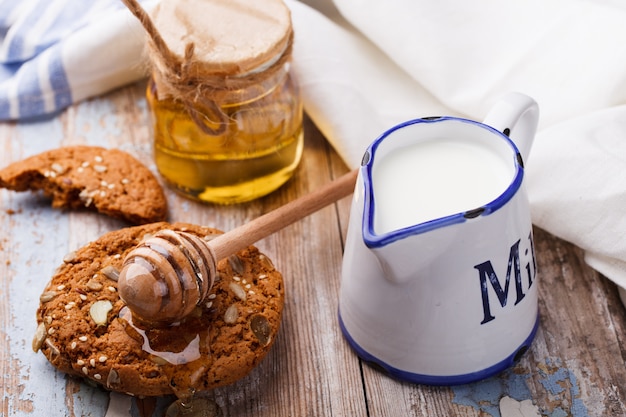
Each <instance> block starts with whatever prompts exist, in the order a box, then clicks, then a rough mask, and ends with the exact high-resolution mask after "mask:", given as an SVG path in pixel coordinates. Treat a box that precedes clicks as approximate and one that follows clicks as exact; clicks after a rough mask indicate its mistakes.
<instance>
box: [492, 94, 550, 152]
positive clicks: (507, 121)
mask: <svg viewBox="0 0 626 417" xmlns="http://www.w3.org/2000/svg"><path fill="white" fill-rule="evenodd" d="M483 123H484V124H486V125H488V126H491V127H493V128H494V129H496V130H498V131H500V132H502V133H503V134H505V135H506V136H508V137H509V138H510V139H511V140H512V141H513V143H515V146H517V149H518V150H519V151H520V155H521V156H522V161H524V162H526V161H527V160H528V154H529V153H530V148H531V147H532V143H533V140H534V138H535V133H536V131H537V124H538V123H539V106H538V105H537V102H536V101H535V100H534V99H532V98H531V97H529V96H527V95H525V94H522V93H517V92H511V93H507V94H506V95H504V96H503V97H502V98H501V99H500V100H499V101H498V102H496V104H495V105H494V106H493V107H492V108H491V110H490V111H489V113H488V114H487V117H486V118H485V120H484V122H483Z"/></svg>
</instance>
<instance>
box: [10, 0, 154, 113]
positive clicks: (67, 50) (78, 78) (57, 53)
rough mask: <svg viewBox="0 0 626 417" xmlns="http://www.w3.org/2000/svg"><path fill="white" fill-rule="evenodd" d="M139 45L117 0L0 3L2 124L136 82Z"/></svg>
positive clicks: (135, 27)
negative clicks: (4, 121) (3, 121)
mask: <svg viewBox="0 0 626 417" xmlns="http://www.w3.org/2000/svg"><path fill="white" fill-rule="evenodd" d="M154 3H156V1H155V0H146V1H144V2H143V3H142V4H144V6H145V7H146V8H149V7H151V6H152V4H154ZM143 43H144V37H143V28H142V27H141V25H140V24H139V23H138V22H137V20H136V19H135V18H134V17H133V16H132V15H131V14H130V12H128V10H126V8H125V6H124V4H123V3H122V2H121V1H119V0H90V1H75V0H19V1H17V0H0V120H12V119H28V118H33V117H37V116H41V115H46V114H51V113H54V112H56V111H58V110H61V109H64V108H65V107H67V106H69V105H70V104H72V103H74V102H78V101H81V100H83V99H85V98H88V97H92V96H94V95H97V94H101V93H103V92H106V91H109V90H112V89H114V88H116V87H120V86H122V85H124V84H127V83H129V82H131V81H134V80H137V79H138V78H139V77H142V76H144V73H145V72H144V67H143V65H144V60H143V54H142V48H143V46H142V45H143Z"/></svg>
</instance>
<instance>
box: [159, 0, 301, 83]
mask: <svg viewBox="0 0 626 417" xmlns="http://www.w3.org/2000/svg"><path fill="white" fill-rule="evenodd" d="M151 17H152V20H153V21H154V24H155V26H156V28H157V29H158V31H159V32H160V34H161V36H162V37H163V40H164V41H165V43H166V44H167V46H168V48H169V49H170V50H171V51H172V52H173V53H174V54H175V55H176V56H177V57H178V58H180V59H181V60H182V59H183V58H184V56H185V48H186V47H187V45H189V44H191V43H193V45H194V47H195V49H194V55H193V57H194V60H193V65H194V66H195V65H197V66H198V68H197V70H198V71H199V72H200V73H210V74H213V75H219V74H223V75H244V74H247V73H250V72H254V71H256V70H259V69H262V68H263V67H264V66H265V65H268V64H270V63H271V62H273V61H274V60H275V59H276V57H277V56H280V55H281V54H282V52H283V51H284V50H285V49H286V47H287V44H288V42H289V39H290V36H291V31H292V28H291V14H290V11H289V9H288V8H287V6H286V5H285V4H284V3H283V1H282V0H177V1H163V2H160V4H159V5H158V6H157V7H156V8H155V9H154V10H153V12H152V13H151Z"/></svg>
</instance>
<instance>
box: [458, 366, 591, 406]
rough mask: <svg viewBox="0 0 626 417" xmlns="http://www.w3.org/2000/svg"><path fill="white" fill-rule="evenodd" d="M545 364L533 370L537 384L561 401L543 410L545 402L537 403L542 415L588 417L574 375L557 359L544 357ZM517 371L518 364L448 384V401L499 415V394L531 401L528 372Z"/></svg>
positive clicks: (500, 396) (518, 369)
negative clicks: (473, 379)
mask: <svg viewBox="0 0 626 417" xmlns="http://www.w3.org/2000/svg"><path fill="white" fill-rule="evenodd" d="M545 365H546V366H545V367H542V366H540V367H539V369H538V370H537V372H538V374H539V376H540V379H539V383H540V384H541V386H542V387H543V388H544V389H545V390H546V391H547V392H548V393H549V394H550V395H551V396H553V397H555V399H556V401H560V402H561V404H559V405H558V406H555V407H554V408H552V409H547V408H545V404H540V405H539V406H540V408H541V412H542V415H544V416H546V417H567V416H571V417H589V412H588V410H587V407H586V406H585V404H584V403H583V401H582V399H580V394H581V393H580V386H579V384H578V379H577V378H576V375H575V374H574V373H573V372H572V371H570V370H569V369H567V368H566V367H563V366H561V363H560V361H558V360H556V361H554V360H551V359H546V361H545ZM516 370H517V372H516ZM521 370H523V371H524V372H520V368H519V367H518V368H512V369H508V370H506V371H504V372H503V373H501V374H500V375H497V376H495V377H492V378H489V379H486V380H484V381H480V382H475V383H473V384H467V385H459V386H456V387H452V391H453V393H454V398H453V399H452V402H453V403H455V404H459V405H464V406H468V407H472V408H474V409H475V410H477V411H480V412H482V413H485V414H487V415H489V416H492V417H501V415H500V405H499V404H500V399H501V398H502V397H504V396H508V397H511V398H513V399H515V400H517V401H523V400H531V401H533V398H532V394H531V392H530V389H529V388H528V385H527V383H526V381H527V380H528V379H529V378H530V377H531V375H530V374H529V372H528V371H527V370H524V369H521ZM563 400H565V401H563ZM563 402H564V403H565V404H568V405H570V404H571V406H569V407H566V406H564V404H563ZM533 403H534V401H533ZM542 406H543V407H542ZM568 408H569V409H568Z"/></svg>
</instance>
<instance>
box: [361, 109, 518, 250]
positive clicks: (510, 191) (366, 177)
mask: <svg viewBox="0 0 626 417" xmlns="http://www.w3.org/2000/svg"><path fill="white" fill-rule="evenodd" d="M448 120H452V121H457V122H462V123H469V124H472V125H475V126H479V127H481V128H483V129H486V130H489V131H490V132H492V133H495V134H496V135H498V136H500V138H501V139H502V140H505V141H506V142H507V143H508V144H509V146H510V147H511V150H512V151H513V155H514V160H513V162H514V164H515V167H516V172H515V177H514V178H513V181H511V184H510V185H509V186H508V187H507V189H506V190H505V191H504V192H503V193H502V194H500V195H499V196H498V197H497V198H496V199H495V200H493V201H491V202H489V203H487V204H485V205H483V206H481V207H477V208H474V209H472V210H468V211H465V212H462V213H456V214H452V215H449V216H445V217H441V218H438V219H433V220H430V221H427V222H423V223H418V224H416V225H412V226H408V227H405V228H401V229H398V230H394V231H391V232H388V233H381V234H377V233H375V232H374V210H375V204H374V190H373V185H372V180H371V178H372V164H373V161H374V159H375V157H376V149H377V148H378V146H379V145H380V144H381V143H382V141H383V140H384V139H385V138H386V137H387V136H389V135H390V134H392V133H393V132H395V131H396V130H398V129H402V128H404V127H406V126H410V125H414V124H418V123H440V122H444V121H448ZM361 174H362V175H361V177H362V178H363V183H364V191H365V198H364V207H363V211H364V214H365V215H364V216H363V224H362V229H363V240H364V242H365V245H366V246H367V247H370V248H376V247H382V246H385V245H387V244H389V243H392V242H395V241H396V240H399V239H402V238H403V237H405V236H406V235H408V234H418V233H424V232H428V231H430V230H433V229H438V228H440V227H444V226H450V225H453V224H457V223H463V222H465V221H468V220H470V219H472V218H475V217H479V216H485V215H489V214H491V213H493V212H494V211H496V210H498V209H499V208H500V207H502V206H504V205H505V204H506V203H507V202H508V201H510V200H511V199H512V198H513V196H514V195H515V193H517V190H518V189H519V188H520V187H521V185H522V179H523V177H524V166H523V161H522V158H521V155H520V152H519V149H518V148H517V146H516V145H515V143H514V142H513V141H512V140H511V139H510V138H509V137H508V136H507V135H505V134H504V133H502V132H500V131H499V130H497V129H494V128H493V127H491V126H488V125H485V124H483V123H480V122H477V121H475V120H469V119H463V118H460V117H452V116H441V117H433V118H422V119H413V120H409V121H407V122H404V123H400V124H398V125H396V126H394V127H392V128H391V129H389V130H387V131H385V132H384V133H383V134H382V135H380V136H379V137H378V138H377V139H376V140H374V142H372V143H371V144H370V146H369V147H368V148H367V150H366V152H365V155H364V157H363V162H362V164H361Z"/></svg>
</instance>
